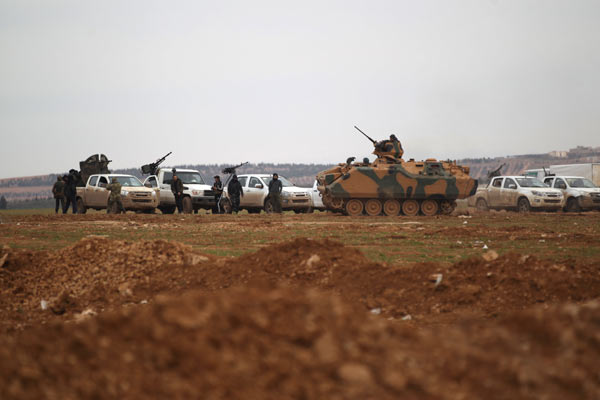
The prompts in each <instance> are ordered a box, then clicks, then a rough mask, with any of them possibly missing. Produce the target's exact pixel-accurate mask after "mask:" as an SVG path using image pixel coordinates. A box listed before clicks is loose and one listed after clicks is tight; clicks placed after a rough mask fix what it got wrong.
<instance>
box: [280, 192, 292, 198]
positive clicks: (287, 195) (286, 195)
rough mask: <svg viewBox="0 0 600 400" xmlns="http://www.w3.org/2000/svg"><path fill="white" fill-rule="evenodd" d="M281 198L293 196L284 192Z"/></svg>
mask: <svg viewBox="0 0 600 400" xmlns="http://www.w3.org/2000/svg"><path fill="white" fill-rule="evenodd" d="M281 197H292V194H291V193H290V192H282V193H281Z"/></svg>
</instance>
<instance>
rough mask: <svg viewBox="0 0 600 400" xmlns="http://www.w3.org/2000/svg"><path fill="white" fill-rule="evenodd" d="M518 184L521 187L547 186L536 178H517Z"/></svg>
mask: <svg viewBox="0 0 600 400" xmlns="http://www.w3.org/2000/svg"><path fill="white" fill-rule="evenodd" d="M517 182H519V186H521V187H527V188H529V187H534V188H547V187H548V186H547V185H546V184H545V183H544V182H542V181H540V180H539V179H536V178H517Z"/></svg>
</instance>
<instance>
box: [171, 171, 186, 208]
mask: <svg viewBox="0 0 600 400" xmlns="http://www.w3.org/2000/svg"><path fill="white" fill-rule="evenodd" d="M171 192H173V196H175V204H176V205H177V211H178V212H179V214H181V213H182V212H183V203H182V200H183V182H181V179H179V177H178V176H177V175H175V172H173V180H172V181H171Z"/></svg>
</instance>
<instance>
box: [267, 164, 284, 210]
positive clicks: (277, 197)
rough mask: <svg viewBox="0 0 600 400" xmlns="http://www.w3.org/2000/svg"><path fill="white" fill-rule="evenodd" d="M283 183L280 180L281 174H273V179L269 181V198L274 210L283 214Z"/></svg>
mask: <svg viewBox="0 0 600 400" xmlns="http://www.w3.org/2000/svg"><path fill="white" fill-rule="evenodd" d="M282 190H283V185H282V184H281V181H280V180H279V175H277V174H273V179H271V182H269V198H270V201H271V204H272V205H273V212H274V213H277V214H281V191H282Z"/></svg>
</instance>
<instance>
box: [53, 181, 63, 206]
mask: <svg viewBox="0 0 600 400" xmlns="http://www.w3.org/2000/svg"><path fill="white" fill-rule="evenodd" d="M52 194H53V195H54V200H55V202H56V206H55V207H54V212H55V213H56V214H58V206H59V205H60V209H61V210H63V212H64V208H65V182H64V181H63V180H62V178H61V177H60V176H57V177H56V182H55V183H54V186H52Z"/></svg>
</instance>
